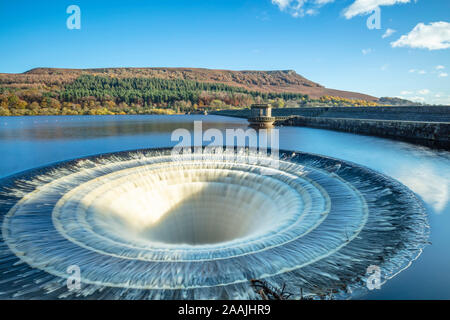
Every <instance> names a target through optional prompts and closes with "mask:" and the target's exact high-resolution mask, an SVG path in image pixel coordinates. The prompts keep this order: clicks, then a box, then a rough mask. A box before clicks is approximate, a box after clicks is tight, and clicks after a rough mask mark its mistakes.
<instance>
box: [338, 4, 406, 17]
mask: <svg viewBox="0 0 450 320" xmlns="http://www.w3.org/2000/svg"><path fill="white" fill-rule="evenodd" d="M409 2H411V0H355V2H353V4H351V5H350V6H349V7H348V8H347V9H345V10H344V16H345V17H346V18H347V19H351V18H353V17H355V16H357V15H362V14H368V13H371V12H372V11H373V10H375V9H376V8H378V7H380V6H392V5H394V4H398V3H409Z"/></svg>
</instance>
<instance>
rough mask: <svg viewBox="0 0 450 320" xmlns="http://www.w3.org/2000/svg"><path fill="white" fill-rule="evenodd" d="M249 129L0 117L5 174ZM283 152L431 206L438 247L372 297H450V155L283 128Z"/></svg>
mask: <svg viewBox="0 0 450 320" xmlns="http://www.w3.org/2000/svg"><path fill="white" fill-rule="evenodd" d="M195 120H202V121H203V129H204V130H206V129H208V128H217V129H221V130H224V129H226V128H246V127H247V122H246V121H245V120H242V119H235V118H227V117H219V116H60V117H0V159H1V160H0V177H5V176H8V175H11V174H13V173H16V172H20V171H23V170H27V169H32V168H35V167H38V166H43V165H47V164H50V163H54V162H58V161H62V160H68V159H73V158H79V157H83V156H88V155H94V154H99V153H106V152H115V151H123V150H130V149H140V148H156V147H170V146H173V145H174V144H175V142H172V141H171V139H170V137H171V134H172V132H173V131H174V130H175V129H178V128H185V129H188V130H192V128H193V121H195ZM280 147H281V148H283V149H290V150H299V151H304V152H312V153H317V154H322V155H326V156H331V157H336V158H340V159H344V160H349V161H353V162H356V163H358V164H362V165H365V166H367V167H370V168H372V169H375V170H377V171H379V172H382V173H385V174H387V175H389V176H391V177H393V178H395V179H397V180H399V181H400V182H402V183H403V184H405V185H406V186H408V187H409V188H410V189H411V190H413V191H414V192H416V193H417V194H418V196H419V197H420V198H421V199H422V200H423V201H424V203H425V205H426V207H427V209H428V212H429V221H430V225H431V239H430V241H431V242H432V245H429V246H428V247H427V248H426V249H425V251H424V253H423V254H422V256H421V257H420V258H419V259H418V260H417V261H416V262H415V263H414V264H413V265H412V266H411V267H410V268H409V269H408V270H406V271H404V272H402V273H400V274H399V275H398V276H397V277H396V278H394V279H392V280H391V281H388V282H387V284H386V285H384V286H383V287H382V289H381V290H377V291H373V292H371V293H369V294H368V295H366V296H365V297H364V298H366V299H450V206H449V189H450V153H449V152H445V151H437V150H431V149H428V148H425V147H419V146H415V145H412V144H408V143H403V142H398V141H392V140H387V139H382V138H376V137H367V136H360V135H354V134H347V133H340V132H334V131H327V130H319V129H310V128H295V127H283V128H280Z"/></svg>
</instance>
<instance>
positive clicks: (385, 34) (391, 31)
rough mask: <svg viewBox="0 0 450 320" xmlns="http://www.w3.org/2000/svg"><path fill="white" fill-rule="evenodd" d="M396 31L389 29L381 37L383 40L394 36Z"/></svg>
mask: <svg viewBox="0 0 450 320" xmlns="http://www.w3.org/2000/svg"><path fill="white" fill-rule="evenodd" d="M395 32H396V31H395V30H394V29H389V28H388V29H387V30H386V32H385V33H384V34H383V35H382V36H381V37H382V38H383V39H385V38H388V37H390V36H392V35H393V34H394V33H395Z"/></svg>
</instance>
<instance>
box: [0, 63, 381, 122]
mask: <svg viewBox="0 0 450 320" xmlns="http://www.w3.org/2000/svg"><path fill="white" fill-rule="evenodd" d="M259 102H269V103H271V104H272V105H273V106H274V107H278V108H283V107H286V106H291V107H292V106H311V105H312V106H316V105H320V106H377V105H379V99H378V98H376V97H372V96H369V95H365V94H360V93H356V92H347V91H339V90H334V89H328V88H325V87H323V86H321V85H320V84H318V83H315V82H312V81H310V80H308V79H306V78H304V77H302V76H300V75H298V74H297V73H296V72H294V71H289V70H288V71H228V70H208V69H188V68H108V69H83V70H81V69H50V68H37V69H33V70H30V71H27V72H25V73H21V74H5V73H3V74H0V116H8V115H84V114H91V115H96V114H99V115H100V114H174V113H190V112H203V111H204V110H218V109H230V108H245V107H248V106H250V105H251V104H253V103H259Z"/></svg>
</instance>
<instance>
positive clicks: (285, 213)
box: [0, 150, 428, 299]
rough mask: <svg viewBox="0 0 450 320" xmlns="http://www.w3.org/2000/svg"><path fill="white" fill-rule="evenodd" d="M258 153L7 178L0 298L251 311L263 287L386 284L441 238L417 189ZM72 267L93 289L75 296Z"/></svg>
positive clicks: (120, 160)
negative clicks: (173, 302) (237, 306)
mask: <svg viewBox="0 0 450 320" xmlns="http://www.w3.org/2000/svg"><path fill="white" fill-rule="evenodd" d="M281 156H282V157H281V160H280V161H279V162H278V167H277V168H274V167H272V166H270V165H269V164H268V163H269V162H268V161H267V158H266V157H264V156H262V155H257V154H253V153H251V152H249V151H248V150H247V151H245V152H244V153H240V154H226V155H217V154H200V155H199V154H193V155H184V156H179V157H176V158H174V157H172V156H171V155H170V150H140V151H130V152H123V153H117V154H108V155H102V156H96V157H90V158H86V159H80V160H75V161H70V162H65V163H60V164H58V165H55V166H51V167H47V168H41V169H36V170H33V171H29V172H25V173H23V174H19V175H16V176H13V177H10V178H7V179H4V180H3V181H2V182H1V184H2V187H1V188H2V189H1V195H0V198H1V204H0V206H1V213H2V218H3V225H2V242H1V243H0V275H1V276H0V279H1V281H0V297H2V298H10V297H16V298H17V297H20V298H33V297H43V296H44V295H45V296H46V297H49V298H83V297H88V298H97V299H100V298H105V299H220V298H222V299H245V298H251V299H253V298H258V297H259V296H258V295H257V293H255V291H254V290H253V288H252V287H251V285H250V280H251V279H259V280H265V281H267V282H269V283H270V284H271V285H272V286H274V287H281V286H283V285H286V290H287V291H289V292H292V293H294V297H298V295H299V294H300V288H301V289H302V290H303V292H304V294H305V295H308V294H309V295H315V296H317V295H320V294H321V293H324V292H334V294H335V296H336V297H338V298H347V297H352V296H353V295H355V294H357V293H358V292H359V291H360V290H364V287H365V285H366V283H365V281H366V279H367V276H368V275H367V274H366V272H367V268H368V267H369V266H378V267H380V268H381V272H382V273H381V276H382V279H381V281H382V282H383V281H386V280H388V279H390V278H391V277H393V276H395V275H396V274H397V273H398V272H400V271H401V270H403V269H405V268H406V267H408V266H409V265H410V264H411V262H412V261H413V260H415V259H416V258H417V257H418V256H419V255H420V253H421V251H422V249H423V247H424V246H425V244H426V241H427V238H428V224H427V219H426V215H425V211H424V208H423V206H422V204H421V202H420V201H419V200H418V199H417V198H416V197H415V195H414V194H413V193H412V192H411V191H409V189H407V188H406V187H404V186H403V185H401V184H400V183H398V182H396V181H395V180H393V179H391V178H388V177H386V176H384V175H381V174H378V173H376V172H374V171H372V170H369V169H367V168H364V167H361V166H358V165H355V164H352V163H348V162H344V161H340V160H336V159H331V158H326V157H321V156H317V155H311V154H305V153H294V152H288V151H283V152H281ZM70 266H78V267H79V269H80V271H81V282H82V285H81V290H78V291H68V289H67V286H66V279H67V278H68V277H69V276H70V274H69V273H68V272H67V270H68V268H69V267H70Z"/></svg>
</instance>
